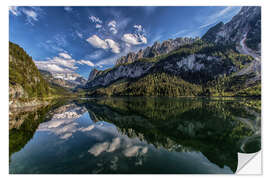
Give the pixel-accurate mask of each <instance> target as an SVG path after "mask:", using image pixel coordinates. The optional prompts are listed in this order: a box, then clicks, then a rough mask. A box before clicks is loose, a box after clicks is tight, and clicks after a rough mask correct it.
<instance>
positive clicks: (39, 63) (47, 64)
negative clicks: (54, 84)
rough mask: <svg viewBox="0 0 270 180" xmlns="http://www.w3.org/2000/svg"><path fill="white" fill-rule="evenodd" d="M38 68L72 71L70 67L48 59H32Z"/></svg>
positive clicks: (52, 70) (53, 70)
mask: <svg viewBox="0 0 270 180" xmlns="http://www.w3.org/2000/svg"><path fill="white" fill-rule="evenodd" d="M34 62H35V64H36V66H37V67H38V69H41V70H45V71H49V72H63V73H70V72H73V71H72V70H71V69H68V68H64V67H61V66H60V65H57V64H55V63H52V62H50V61H34Z"/></svg>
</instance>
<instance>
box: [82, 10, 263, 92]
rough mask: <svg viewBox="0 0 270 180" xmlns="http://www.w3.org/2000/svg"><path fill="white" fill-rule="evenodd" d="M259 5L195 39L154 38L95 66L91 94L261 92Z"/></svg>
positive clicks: (89, 86)
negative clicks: (106, 65) (104, 64)
mask: <svg viewBox="0 0 270 180" xmlns="http://www.w3.org/2000/svg"><path fill="white" fill-rule="evenodd" d="M260 46H261V8H260V7H254V6H253V7H242V8H241V10H240V12H239V13H238V14H237V15H235V16H234V17H233V18H232V20H231V21H229V22H228V23H226V24H224V23H222V22H220V23H218V24H217V25H215V26H214V27H212V28H210V29H209V30H208V31H207V32H206V33H205V35H204V36H203V37H202V38H201V39H199V38H196V39H192V38H177V39H175V40H167V41H164V42H162V43H158V42H156V43H154V45H153V46H151V47H147V48H145V49H143V50H140V51H138V52H137V53H134V52H131V53H129V54H127V55H126V56H123V57H121V58H119V59H118V60H117V61H116V64H115V66H114V67H113V68H110V69H106V70H104V71H99V70H97V69H94V70H93V71H92V72H91V73H90V74H89V78H88V81H87V83H86V85H85V87H84V88H85V90H86V91H88V94H89V95H90V96H103V95H109V96H110V95H115V96H201V95H204V96H205V95H207V96H260V83H261V82H260V78H261V72H260V69H261V61H260V59H261V58H260V53H261V51H260Z"/></svg>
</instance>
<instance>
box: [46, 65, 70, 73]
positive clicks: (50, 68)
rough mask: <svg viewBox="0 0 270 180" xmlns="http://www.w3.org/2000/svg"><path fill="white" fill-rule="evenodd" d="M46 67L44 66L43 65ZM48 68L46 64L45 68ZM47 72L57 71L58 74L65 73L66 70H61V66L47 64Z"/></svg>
mask: <svg viewBox="0 0 270 180" xmlns="http://www.w3.org/2000/svg"><path fill="white" fill-rule="evenodd" d="M43 65H44V64H43ZM43 67H46V64H45V66H43ZM45 70H50V71H55V72H56V71H57V72H64V71H65V70H64V68H61V67H60V66H58V65H56V64H47V67H46V68H45Z"/></svg>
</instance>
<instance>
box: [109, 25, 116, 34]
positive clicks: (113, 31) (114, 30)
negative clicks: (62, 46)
mask: <svg viewBox="0 0 270 180" xmlns="http://www.w3.org/2000/svg"><path fill="white" fill-rule="evenodd" d="M109 30H110V31H111V33H113V34H117V32H118V31H117V29H116V28H114V27H110V29H109Z"/></svg>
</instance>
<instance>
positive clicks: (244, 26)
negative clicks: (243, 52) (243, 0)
mask: <svg viewBox="0 0 270 180" xmlns="http://www.w3.org/2000/svg"><path fill="white" fill-rule="evenodd" d="M202 39H203V40H205V41H208V42H214V43H220V44H234V45H236V46H241V41H242V40H244V41H245V43H246V45H247V47H248V48H250V49H251V50H253V51H254V52H256V53H257V54H258V55H259V54H260V51H261V8H260V7H259V6H252V7H251V6H248V7H242V8H241V10H240V12H239V13H238V14H237V15H236V16H234V17H233V18H232V20H231V21H229V22H228V23H226V24H224V23H223V22H220V23H218V24H217V25H215V26H214V27H212V28H210V29H209V30H208V31H207V32H206V33H205V35H204V36H203V37H202Z"/></svg>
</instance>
